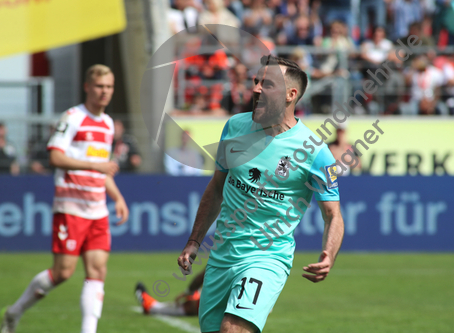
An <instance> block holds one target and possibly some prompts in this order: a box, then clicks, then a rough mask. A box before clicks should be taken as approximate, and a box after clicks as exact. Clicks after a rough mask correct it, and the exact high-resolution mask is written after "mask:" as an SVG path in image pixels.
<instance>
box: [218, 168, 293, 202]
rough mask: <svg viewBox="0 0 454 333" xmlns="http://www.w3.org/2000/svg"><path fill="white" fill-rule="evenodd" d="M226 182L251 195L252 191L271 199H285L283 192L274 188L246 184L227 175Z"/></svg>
mask: <svg viewBox="0 0 454 333" xmlns="http://www.w3.org/2000/svg"><path fill="white" fill-rule="evenodd" d="M254 169H255V168H254ZM251 170H252V169H251ZM227 182H228V183H229V184H230V185H232V186H234V187H236V188H238V189H240V190H242V191H243V192H244V193H251V194H252V195H255V194H254V193H256V192H257V195H259V196H261V197H264V198H271V199H276V200H279V201H283V200H284V199H285V194H283V193H279V192H278V191H275V190H267V189H265V188H263V189H261V188H259V187H254V186H251V185H248V184H246V183H243V182H242V181H241V180H239V179H235V178H233V177H232V176H229V178H228V180H227ZM265 201H266V200H265Z"/></svg>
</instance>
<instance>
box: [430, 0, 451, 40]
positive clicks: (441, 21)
mask: <svg viewBox="0 0 454 333" xmlns="http://www.w3.org/2000/svg"><path fill="white" fill-rule="evenodd" d="M434 22H435V24H434V26H435V30H436V32H437V33H438V34H439V40H438V46H440V47H443V46H446V45H454V8H453V7H452V1H451V0H437V14H436V16H435V20H434Z"/></svg>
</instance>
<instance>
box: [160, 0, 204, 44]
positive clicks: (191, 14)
mask: <svg viewBox="0 0 454 333" xmlns="http://www.w3.org/2000/svg"><path fill="white" fill-rule="evenodd" d="M174 7H175V8H169V10H168V12H167V17H168V21H169V24H170V31H171V33H172V35H174V34H176V33H178V32H180V31H183V30H185V29H187V31H188V32H196V30H195V29H194V28H193V27H196V26H197V25H198V16H199V13H198V11H197V9H196V4H195V3H194V0H175V1H174ZM188 28H189V29H188ZM191 28H192V29H191Z"/></svg>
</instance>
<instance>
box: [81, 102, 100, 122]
mask: <svg viewBox="0 0 454 333" xmlns="http://www.w3.org/2000/svg"><path fill="white" fill-rule="evenodd" d="M79 108H80V109H81V110H82V111H83V112H85V113H86V114H87V116H89V117H90V118H91V119H93V120H94V121H102V120H103V119H102V114H101V115H100V116H95V115H94V114H93V113H91V112H90V111H88V109H87V108H86V107H85V104H84V103H81V104H80V105H79Z"/></svg>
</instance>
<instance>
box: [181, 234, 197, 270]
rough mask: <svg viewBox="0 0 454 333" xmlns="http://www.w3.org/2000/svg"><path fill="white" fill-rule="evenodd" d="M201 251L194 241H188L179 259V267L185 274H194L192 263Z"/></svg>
mask: <svg viewBox="0 0 454 333" xmlns="http://www.w3.org/2000/svg"><path fill="white" fill-rule="evenodd" d="M198 250H199V245H198V244H197V243H196V242H194V241H188V243H187V244H186V246H185V248H184V249H183V252H181V254H180V256H179V257H178V266H180V267H181V268H182V269H183V270H184V272H183V271H182V273H183V274H186V275H189V274H192V263H193V262H194V260H195V258H196V257H197V252H198Z"/></svg>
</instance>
